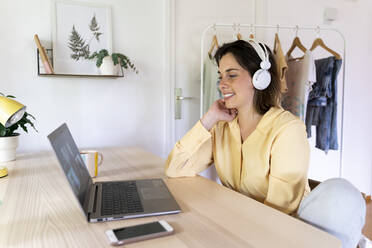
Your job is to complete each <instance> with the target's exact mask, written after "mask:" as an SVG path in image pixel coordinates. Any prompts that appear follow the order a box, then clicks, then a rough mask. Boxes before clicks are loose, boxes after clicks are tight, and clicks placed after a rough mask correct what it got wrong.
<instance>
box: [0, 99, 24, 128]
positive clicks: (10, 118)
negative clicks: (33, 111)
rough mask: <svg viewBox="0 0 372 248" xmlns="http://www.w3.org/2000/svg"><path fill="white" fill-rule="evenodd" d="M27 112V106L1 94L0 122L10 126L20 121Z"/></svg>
mask: <svg viewBox="0 0 372 248" xmlns="http://www.w3.org/2000/svg"><path fill="white" fill-rule="evenodd" d="M25 112H26V106H24V105H23V104H21V103H19V102H17V101H15V100H13V99H11V98H8V97H5V96H0V123H1V124H3V125H4V126H5V127H10V126H11V125H13V124H14V123H16V122H17V121H19V120H20V119H21V118H22V117H23V115H24V114H25Z"/></svg>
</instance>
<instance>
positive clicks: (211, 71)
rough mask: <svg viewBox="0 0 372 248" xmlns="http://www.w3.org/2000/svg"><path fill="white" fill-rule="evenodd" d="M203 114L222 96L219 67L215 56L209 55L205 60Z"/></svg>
mask: <svg viewBox="0 0 372 248" xmlns="http://www.w3.org/2000/svg"><path fill="white" fill-rule="evenodd" d="M203 83H204V84H203V114H204V113H206V112H207V111H208V109H209V107H210V106H211V105H212V104H213V103H214V102H215V101H216V100H217V99H219V98H220V94H219V90H218V84H219V80H218V67H217V64H216V62H215V60H214V58H213V57H210V56H207V58H206V59H205V61H204V82H203Z"/></svg>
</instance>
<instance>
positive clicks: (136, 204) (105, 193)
mask: <svg viewBox="0 0 372 248" xmlns="http://www.w3.org/2000/svg"><path fill="white" fill-rule="evenodd" d="M138 212H143V206H142V203H141V200H140V197H139V195H138V191H137V186H136V182H134V181H131V182H113V183H104V184H102V204H101V215H116V214H128V213H138Z"/></svg>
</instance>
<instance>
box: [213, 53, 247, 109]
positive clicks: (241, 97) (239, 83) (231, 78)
mask: <svg viewBox="0 0 372 248" xmlns="http://www.w3.org/2000/svg"><path fill="white" fill-rule="evenodd" d="M218 74H219V76H220V85H219V88H220V90H221V92H222V94H223V97H224V101H225V105H226V107H227V108H229V109H230V108H236V109H237V110H239V109H241V108H243V107H245V106H250V105H252V101H253V96H254V87H253V84H252V77H251V75H250V73H249V72H248V71H247V70H245V69H244V68H243V67H241V66H240V65H239V63H238V62H237V61H236V59H235V57H234V55H232V54H231V53H227V54H225V55H224V56H223V57H222V58H221V60H220V63H219V68H218Z"/></svg>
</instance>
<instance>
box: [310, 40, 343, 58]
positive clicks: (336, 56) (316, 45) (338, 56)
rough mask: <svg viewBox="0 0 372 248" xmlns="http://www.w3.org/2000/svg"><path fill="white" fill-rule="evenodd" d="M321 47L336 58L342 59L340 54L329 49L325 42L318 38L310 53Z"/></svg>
mask: <svg viewBox="0 0 372 248" xmlns="http://www.w3.org/2000/svg"><path fill="white" fill-rule="evenodd" d="M318 46H320V47H321V48H323V49H324V50H326V51H328V52H329V53H330V54H332V55H333V56H335V58H336V59H341V56H340V54H338V53H337V52H336V51H333V50H332V49H331V48H329V47H327V46H326V45H325V44H324V42H323V40H322V39H321V38H316V39H315V40H314V42H313V45H312V46H311V48H310V51H313V50H314V49H315V48H316V47H318Z"/></svg>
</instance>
